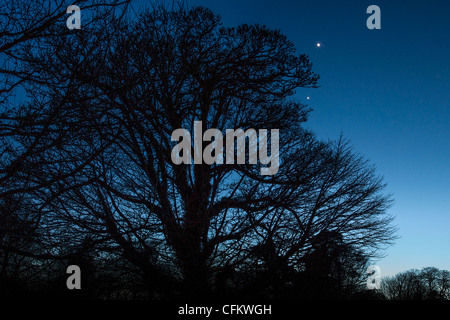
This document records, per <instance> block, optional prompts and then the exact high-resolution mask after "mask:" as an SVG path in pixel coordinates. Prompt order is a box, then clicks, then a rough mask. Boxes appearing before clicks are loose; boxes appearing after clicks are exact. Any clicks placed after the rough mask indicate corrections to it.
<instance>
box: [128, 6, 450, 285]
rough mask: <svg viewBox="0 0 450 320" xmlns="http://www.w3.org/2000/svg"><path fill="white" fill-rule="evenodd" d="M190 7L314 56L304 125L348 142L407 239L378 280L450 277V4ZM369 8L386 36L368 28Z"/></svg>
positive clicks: (389, 254)
mask: <svg viewBox="0 0 450 320" xmlns="http://www.w3.org/2000/svg"><path fill="white" fill-rule="evenodd" d="M166 2H167V1H166ZM143 3H146V1H144V0H133V2H132V4H133V8H134V9H135V10H136V11H139V8H140V6H141V4H143ZM186 3H187V4H188V5H189V6H193V5H203V6H206V7H208V8H210V9H212V10H213V11H214V12H215V13H217V14H219V15H221V16H222V20H223V23H224V25H225V26H235V25H238V24H241V23H249V24H253V23H259V24H264V25H266V26H268V27H271V28H276V29H280V30H281V31H282V32H283V33H285V34H286V35H287V36H288V38H289V39H290V40H291V41H293V42H294V44H295V45H296V48H297V50H298V52H299V53H305V54H307V55H309V57H310V59H311V61H312V63H313V70H314V72H317V73H319V74H320V76H321V79H320V81H319V84H320V88H318V89H299V90H298V91H297V95H298V97H300V99H302V101H303V102H305V103H307V104H308V105H309V106H310V107H312V108H313V110H314V111H313V112H312V113H311V117H310V120H309V121H308V123H307V126H309V127H310V128H311V129H312V130H313V131H315V132H316V133H317V135H318V136H319V137H320V138H323V139H337V138H338V137H339V135H340V134H341V133H342V134H343V135H344V137H346V138H348V139H350V140H351V142H352V144H353V145H354V148H355V150H356V151H357V152H359V153H361V154H362V155H364V156H365V157H366V158H367V159H369V160H370V161H371V163H372V164H374V165H375V166H376V168H377V172H378V174H380V175H382V176H384V178H385V182H386V183H387V184H388V187H387V190H386V191H387V192H389V193H392V194H393V199H394V205H393V206H392V208H391V209H390V210H389V213H390V214H391V215H393V216H395V221H394V223H395V224H396V225H397V227H398V228H399V232H398V235H399V236H400V237H401V238H400V239H398V240H397V241H396V244H395V245H394V246H392V247H391V248H389V249H388V250H387V251H386V257H385V258H383V259H381V260H379V261H377V264H378V265H379V266H380V268H381V275H382V276H390V275H393V274H395V273H397V272H401V271H405V270H409V269H413V268H417V269H420V268H422V267H427V266H434V267H437V268H440V269H447V270H450V167H449V164H450V61H449V60H450V1H447V0H439V1H438V0H432V1H398V0H396V1H392V0H390V1H381V0H372V1H355V0H353V1H350V0H346V1H341V0H340V1H323V0H319V1H317V0H315V1H312V0H311V1H300V0H295V1H294V0H291V1H287V0H277V1H273V0H272V1H269V0H188V1H186ZM372 4H374V5H378V6H379V7H380V9H381V29H380V30H369V29H368V28H367V26H366V20H367V18H368V17H369V16H370V15H369V14H367V13H366V9H367V7H368V6H370V5H372ZM317 43H320V44H321V46H320V47H318V46H317ZM307 97H310V98H309V99H307Z"/></svg>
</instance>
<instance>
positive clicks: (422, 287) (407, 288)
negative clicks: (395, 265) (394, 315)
mask: <svg viewBox="0 0 450 320" xmlns="http://www.w3.org/2000/svg"><path fill="white" fill-rule="evenodd" d="M449 284H450V277H449V272H448V271H447V270H439V269H438V268H435V267H427V268H423V269H422V270H409V271H405V272H401V273H399V274H397V275H395V276H393V277H389V278H386V279H383V281H382V292H383V294H384V295H385V297H386V298H387V299H390V300H448V299H449V298H450V296H449V293H450V290H449V288H450V287H449Z"/></svg>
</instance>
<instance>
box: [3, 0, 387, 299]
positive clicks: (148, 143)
mask: <svg viewBox="0 0 450 320" xmlns="http://www.w3.org/2000/svg"><path fill="white" fill-rule="evenodd" d="M20 61H21V63H20V68H21V69H22V70H29V72H32V73H33V74H36V75H39V79H40V81H39V83H29V84H27V83H26V84H25V88H26V90H27V92H28V94H29V102H28V103H27V104H26V105H25V106H23V108H20V109H18V110H14V112H15V114H14V116H15V117H16V118H17V117H18V116H20V115H21V114H25V115H27V119H30V121H29V123H27V125H26V126H25V127H26V128H29V129H27V130H33V129H34V128H39V127H40V126H42V125H44V126H46V132H48V134H47V135H46V136H45V139H43V143H44V145H46V146H47V147H42V148H40V149H39V150H40V151H39V152H35V150H34V149H32V150H33V152H31V153H30V154H29V156H27V166H26V167H27V170H26V176H23V175H21V174H19V173H20V172H21V171H20V170H18V169H15V170H13V172H14V175H13V176H14V183H17V184H23V183H24V181H28V182H29V181H32V182H33V184H34V185H36V186H38V187H36V188H32V189H30V188H28V189H26V190H24V192H25V193H26V195H27V197H28V198H29V199H32V202H33V205H34V208H36V210H37V211H38V212H39V224H38V225H37V226H36V230H37V231H38V232H39V234H41V235H44V237H43V238H42V239H40V241H39V248H38V249H36V247H33V250H34V252H28V254H30V255H32V254H34V256H35V257H36V258H37V257H38V255H37V254H36V251H38V252H39V253H40V257H41V258H46V259H59V260H61V259H69V258H73V256H74V253H73V250H71V249H70V248H78V249H77V250H78V251H77V252H78V253H80V252H86V251H91V250H94V251H95V252H96V253H98V256H97V258H96V260H97V262H98V263H99V262H100V261H102V259H105V258H103V257H104V256H105V255H108V257H109V258H108V259H113V260H116V261H122V262H123V263H124V265H127V266H130V268H131V269H132V270H133V272H135V273H136V276H138V277H139V278H140V279H141V280H142V283H144V284H145V285H146V287H147V290H149V292H150V293H151V295H152V296H153V297H155V296H158V297H167V296H174V295H181V296H189V297H208V296H211V293H216V294H220V293H221V292H218V291H219V290H224V288H225V287H226V282H227V281H233V279H234V280H235V281H237V284H236V285H234V289H233V290H236V291H240V292H241V293H242V294H244V292H248V288H255V283H257V282H258V281H259V280H261V279H264V281H262V282H261V281H259V284H260V285H259V287H258V290H260V291H261V292H262V291H264V292H270V295H271V296H274V295H275V296H277V295H279V294H280V293H279V292H280V290H283V286H282V283H283V281H287V280H288V279H289V275H293V274H296V273H297V272H300V271H301V270H302V268H304V266H305V264H306V265H307V267H306V269H308V268H309V267H308V263H310V264H309V266H311V263H313V262H312V261H313V260H314V259H313V256H314V255H316V258H317V259H319V260H322V262H323V264H321V263H319V262H314V263H313V265H315V267H314V268H316V269H317V268H319V267H321V266H322V265H323V266H325V268H326V269H327V270H324V274H325V271H326V273H327V274H329V273H330V272H336V275H337V274H343V273H342V272H341V271H342V270H340V271H337V270H332V268H335V267H336V266H337V264H336V263H334V262H333V263H332V262H331V261H328V260H327V259H329V258H330V257H326V254H325V252H328V251H326V250H329V249H330V248H329V245H328V244H329V243H331V242H330V241H333V239H335V238H334V235H339V243H340V247H339V250H341V251H342V252H344V251H345V250H346V249H344V248H350V247H351V248H352V249H351V250H354V251H353V252H358V253H360V255H361V256H363V257H371V256H374V255H375V254H377V253H378V252H379V249H382V248H383V247H384V246H385V245H388V244H390V243H391V241H392V240H393V239H394V236H393V232H394V229H393V228H392V226H391V218H390V217H389V216H388V215H387V214H386V210H387V208H388V207H389V203H390V197H389V196H388V195H385V194H384V193H383V190H384V184H383V182H382V179H381V178H379V177H378V176H377V175H376V174H375V171H374V169H373V168H372V167H371V166H370V165H369V163H368V162H367V161H366V160H364V159H363V158H362V157H361V156H359V155H357V154H355V153H354V152H353V151H352V148H351V146H350V144H349V143H348V142H347V141H346V140H345V139H343V138H340V139H339V140H337V141H331V142H326V141H320V140H318V139H317V138H316V137H315V135H314V134H313V133H312V132H310V131H309V130H307V129H306V128H304V126H303V123H304V122H305V121H306V120H307V118H308V114H309V112H310V109H309V108H308V107H307V106H306V105H304V104H303V103H302V102H301V101H299V100H298V98H295V90H297V89H299V88H311V87H316V86H317V83H318V79H319V77H318V75H316V74H315V73H314V72H313V71H312V65H311V62H310V61H309V58H308V57H307V56H305V55H301V54H297V53H296V50H295V47H294V45H293V43H292V42H290V41H289V40H288V39H287V37H286V36H285V35H283V34H282V33H281V32H280V31H279V30H271V29H269V28H267V27H265V26H261V25H245V24H244V25H240V26H238V27H224V26H222V24H221V21H220V18H219V16H217V15H215V14H214V13H212V12H211V11H210V10H208V9H206V8H203V7H196V8H191V9H189V8H185V7H183V6H180V7H179V8H172V9H167V8H165V7H163V6H159V7H154V8H153V9H147V10H146V11H144V12H143V13H142V14H141V15H140V16H139V17H138V18H137V19H132V18H129V19H123V17H116V16H114V15H111V16H108V19H107V20H102V21H101V22H100V21H98V22H96V23H92V24H91V25H90V27H89V28H88V29H86V30H85V29H81V30H77V31H76V32H71V33H64V34H62V35H61V34H59V35H58V36H48V37H45V38H44V39H43V40H42V42H40V45H39V50H29V51H27V52H21V57H20ZM36 114H38V115H40V114H45V115H47V116H46V117H45V119H46V120H47V121H48V122H45V123H44V124H43V123H42V122H41V121H40V120H39V117H38V116H36ZM195 121H202V124H203V127H202V134H203V133H204V132H205V131H206V130H207V129H210V128H217V129H219V130H220V131H221V132H225V131H226V129H236V128H242V129H243V130H247V129H250V128H253V129H256V130H258V129H272V128H273V129H279V131H280V142H279V145H280V149H279V155H280V159H281V163H280V168H279V171H278V172H277V173H276V174H275V175H267V176H263V175H261V174H260V169H261V168H262V167H264V164H262V163H261V162H258V163H257V164H256V165H255V164H239V163H238V164H215V163H214V164H206V163H202V164H195V165H194V164H192V165H189V164H179V165H177V164H175V163H173V161H172V159H171V151H172V148H173V147H174V145H175V144H174V142H173V141H171V134H172V132H173V131H174V130H176V129H179V128H185V129H188V130H190V131H191V132H192V131H193V126H194V122H195ZM34 143H35V140H34V139H24V141H23V145H24V146H25V148H26V150H30V148H31V147H32V146H33V144H34ZM203 148H204V146H203ZM201 151H204V150H203V149H201ZM248 158H249V148H246V159H248ZM86 239H89V241H88V242H86ZM2 246H3V247H7V246H6V245H5V244H2ZM8 248H10V247H8ZM10 249H11V250H16V252H19V250H17V248H16V249H15V248H13V247H11V248H10ZM335 249H336V248H335ZM335 249H333V248H331V249H330V250H332V251H333V250H335ZM339 250H338V249H336V250H335V251H336V257H337V256H339V257H341V258H342V257H344V256H345V255H343V254H341V253H340V254H337V251H339ZM20 253H21V254H24V255H26V254H27V252H24V251H23V250H20ZM80 254H81V253H80ZM333 259H334V258H333ZM333 261H337V260H336V259H334V260H333ZM319 273H320V272H319ZM341 283H342V282H341ZM244 295H245V294H244Z"/></svg>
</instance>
